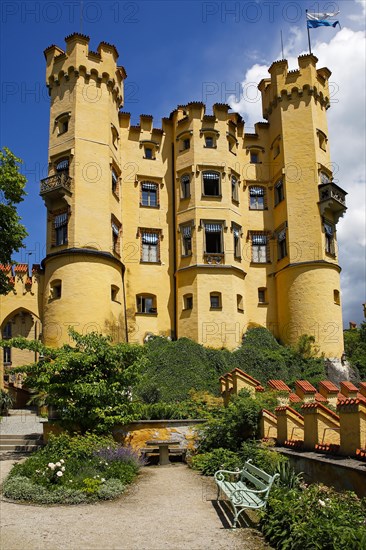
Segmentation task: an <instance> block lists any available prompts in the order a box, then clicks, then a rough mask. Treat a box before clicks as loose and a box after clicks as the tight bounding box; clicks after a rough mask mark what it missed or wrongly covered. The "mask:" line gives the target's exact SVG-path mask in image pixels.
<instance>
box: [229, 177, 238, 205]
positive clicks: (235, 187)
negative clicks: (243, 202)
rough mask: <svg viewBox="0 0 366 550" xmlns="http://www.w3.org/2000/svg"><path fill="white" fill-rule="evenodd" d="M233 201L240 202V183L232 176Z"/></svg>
mask: <svg viewBox="0 0 366 550" xmlns="http://www.w3.org/2000/svg"><path fill="white" fill-rule="evenodd" d="M231 199H232V200H233V201H234V202H239V182H238V178H237V177H236V176H231Z"/></svg>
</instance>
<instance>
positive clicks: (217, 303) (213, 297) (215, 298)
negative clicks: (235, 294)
mask: <svg viewBox="0 0 366 550" xmlns="http://www.w3.org/2000/svg"><path fill="white" fill-rule="evenodd" d="M221 308H222V300H221V292H210V309H221Z"/></svg>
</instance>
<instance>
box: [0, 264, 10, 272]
mask: <svg viewBox="0 0 366 550" xmlns="http://www.w3.org/2000/svg"><path fill="white" fill-rule="evenodd" d="M0 271H5V272H7V271H11V265H10V264H6V265H4V264H0Z"/></svg>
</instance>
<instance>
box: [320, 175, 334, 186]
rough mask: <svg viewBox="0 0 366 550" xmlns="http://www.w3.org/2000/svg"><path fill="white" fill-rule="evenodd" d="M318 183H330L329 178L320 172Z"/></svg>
mask: <svg viewBox="0 0 366 550" xmlns="http://www.w3.org/2000/svg"><path fill="white" fill-rule="evenodd" d="M320 183H322V184H324V183H331V179H330V176H328V174H326V173H325V172H320Z"/></svg>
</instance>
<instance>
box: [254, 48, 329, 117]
mask: <svg viewBox="0 0 366 550" xmlns="http://www.w3.org/2000/svg"><path fill="white" fill-rule="evenodd" d="M317 61H318V59H317V57H315V55H312V54H306V55H300V56H299V57H298V65H299V68H298V69H294V70H291V71H289V70H288V61H287V59H281V60H279V61H275V62H274V63H272V65H271V66H270V68H269V69H268V72H269V73H270V75H271V77H270V78H265V79H263V80H261V82H260V83H259V85H258V88H259V90H260V91H261V93H262V106H263V117H264V118H265V119H268V117H269V116H270V114H271V113H272V111H273V109H274V108H275V107H276V106H277V105H278V104H279V103H281V102H282V101H284V100H286V101H292V100H299V99H300V100H301V99H303V100H305V98H307V97H309V96H313V97H314V99H315V101H317V102H319V103H320V105H321V106H322V108H325V109H328V108H329V107H330V98H329V86H328V82H329V77H330V75H331V72H330V70H329V69H327V68H326V67H323V68H321V69H317V68H316V63H317Z"/></svg>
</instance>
